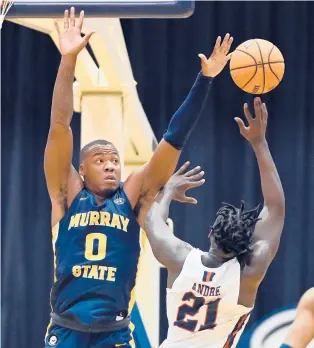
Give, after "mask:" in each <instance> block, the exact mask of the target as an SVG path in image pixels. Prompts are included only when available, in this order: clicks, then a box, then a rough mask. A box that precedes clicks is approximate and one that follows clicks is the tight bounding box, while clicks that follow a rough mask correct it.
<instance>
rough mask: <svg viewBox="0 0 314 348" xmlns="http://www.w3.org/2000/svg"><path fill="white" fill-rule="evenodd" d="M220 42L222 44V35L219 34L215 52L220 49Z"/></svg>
mask: <svg viewBox="0 0 314 348" xmlns="http://www.w3.org/2000/svg"><path fill="white" fill-rule="evenodd" d="M220 44H221V36H218V37H217V39H216V43H215V46H214V52H215V51H217V50H219V48H220Z"/></svg>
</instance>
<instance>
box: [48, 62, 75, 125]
mask: <svg viewBox="0 0 314 348" xmlns="http://www.w3.org/2000/svg"><path fill="white" fill-rule="evenodd" d="M75 64H76V58H72V57H62V59H61V63H60V66H59V70H58V75H57V78H56V82H55V86H54V90H53V97H52V108H51V122H50V125H51V126H53V125H54V124H62V125H64V126H66V127H69V126H70V123H71V119H72V115H73V79H74V72H75Z"/></svg>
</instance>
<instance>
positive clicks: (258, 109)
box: [254, 97, 263, 121]
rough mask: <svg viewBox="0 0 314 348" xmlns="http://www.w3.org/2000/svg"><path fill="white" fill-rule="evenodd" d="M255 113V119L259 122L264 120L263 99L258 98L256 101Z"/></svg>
mask: <svg viewBox="0 0 314 348" xmlns="http://www.w3.org/2000/svg"><path fill="white" fill-rule="evenodd" d="M254 113H255V118H256V119H257V120H258V121H262V120H263V113H262V102H261V98H259V97H256V98H255V99H254Z"/></svg>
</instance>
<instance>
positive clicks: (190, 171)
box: [184, 166, 201, 178]
mask: <svg viewBox="0 0 314 348" xmlns="http://www.w3.org/2000/svg"><path fill="white" fill-rule="evenodd" d="M200 170H201V167H200V166H197V167H195V168H193V169H191V170H189V171H188V172H187V173H185V175H184V176H185V177H188V178H189V177H190V176H191V175H195V174H196V173H197V172H199V171H200Z"/></svg>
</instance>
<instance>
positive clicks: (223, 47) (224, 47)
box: [220, 33, 230, 53]
mask: <svg viewBox="0 0 314 348" xmlns="http://www.w3.org/2000/svg"><path fill="white" fill-rule="evenodd" d="M229 39H230V34H229V33H227V34H226V35H225V37H224V39H223V42H222V44H221V47H220V51H221V52H223V53H226V51H227V50H228V41H229Z"/></svg>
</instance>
